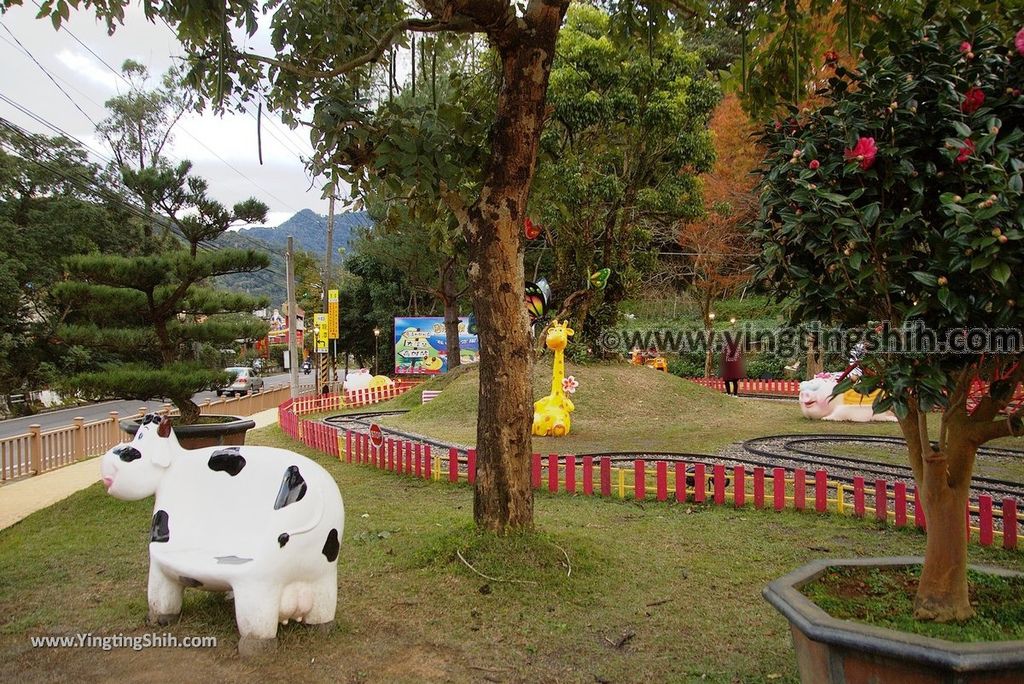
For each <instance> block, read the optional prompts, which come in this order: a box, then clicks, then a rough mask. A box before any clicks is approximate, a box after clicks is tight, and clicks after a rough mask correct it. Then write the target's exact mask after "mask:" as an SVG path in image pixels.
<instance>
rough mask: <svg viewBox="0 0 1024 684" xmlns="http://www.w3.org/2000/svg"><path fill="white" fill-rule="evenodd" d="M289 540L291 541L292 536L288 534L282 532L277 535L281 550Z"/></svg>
mask: <svg viewBox="0 0 1024 684" xmlns="http://www.w3.org/2000/svg"><path fill="white" fill-rule="evenodd" d="M289 539H291V536H290V535H289V534H288V533H287V532H282V533H281V534H279V535H277V543H278V544H280V545H281V548H284V545H285V544H287V543H288V540H289Z"/></svg>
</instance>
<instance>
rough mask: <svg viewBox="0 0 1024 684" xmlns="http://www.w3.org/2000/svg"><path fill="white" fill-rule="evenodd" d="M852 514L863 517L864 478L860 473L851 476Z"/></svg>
mask: <svg viewBox="0 0 1024 684" xmlns="http://www.w3.org/2000/svg"><path fill="white" fill-rule="evenodd" d="M853 514H854V515H855V516H856V517H858V518H863V517H864V478H863V477H862V476H860V475H858V476H857V477H855V478H853Z"/></svg>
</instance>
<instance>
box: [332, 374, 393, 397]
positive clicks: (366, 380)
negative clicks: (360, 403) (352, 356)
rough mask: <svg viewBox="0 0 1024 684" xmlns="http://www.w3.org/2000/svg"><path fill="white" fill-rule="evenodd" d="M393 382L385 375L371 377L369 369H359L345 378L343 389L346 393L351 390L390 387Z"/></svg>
mask: <svg viewBox="0 0 1024 684" xmlns="http://www.w3.org/2000/svg"><path fill="white" fill-rule="evenodd" d="M394 384H395V381H394V380H392V379H391V378H389V377H388V376H386V375H373V374H372V373H370V369H369V368H360V369H359V370H357V371H354V372H352V373H349V374H348V375H346V376H345V384H344V385H343V387H344V388H345V391H346V392H352V391H353V390H361V389H370V388H371V387H390V386H392V385H394Z"/></svg>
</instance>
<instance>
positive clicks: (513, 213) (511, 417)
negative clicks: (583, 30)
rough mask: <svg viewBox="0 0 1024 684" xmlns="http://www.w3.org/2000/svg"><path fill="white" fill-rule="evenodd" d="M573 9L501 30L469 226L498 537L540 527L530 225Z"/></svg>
mask: <svg viewBox="0 0 1024 684" xmlns="http://www.w3.org/2000/svg"><path fill="white" fill-rule="evenodd" d="M567 5H568V3H567V2H539V3H533V2H531V3H530V9H529V11H528V13H527V17H526V18H525V20H524V24H525V25H524V26H522V27H517V26H515V25H514V24H510V25H509V26H508V27H507V28H506V29H503V31H505V33H504V34H503V35H491V39H492V43H494V44H495V46H496V48H497V51H498V53H499V55H500V59H501V67H502V76H503V78H502V85H501V89H500V91H499V93H498V106H497V113H496V116H495V121H494V125H493V127H492V129H491V156H490V159H489V161H488V164H487V168H486V169H485V176H484V183H483V187H482V189H481V193H480V197H479V199H478V200H477V201H476V202H475V203H474V204H473V205H472V206H471V207H469V209H468V211H467V219H468V220H467V221H466V223H465V224H464V227H465V232H466V240H467V243H468V245H469V259H470V264H469V276H470V284H471V291H472V297H473V304H474V310H475V311H476V315H477V322H478V326H479V336H480V394H479V400H480V401H479V410H478V413H477V464H476V489H475V494H474V500H473V515H474V519H475V520H476V524H477V526H478V527H479V528H481V529H485V530H490V531H493V532H498V533H504V532H508V531H513V530H517V529H528V528H531V527H532V526H533V489H532V487H531V486H530V485H531V483H530V454H531V452H532V450H531V442H530V439H531V436H530V426H531V424H532V420H533V405H532V398H533V388H532V382H531V378H532V365H533V363H532V358H531V355H530V335H529V325H528V320H527V314H526V308H525V306H524V305H523V298H524V291H523V290H524V280H525V273H524V266H523V237H522V230H521V226H522V223H523V219H524V217H525V215H526V203H527V199H528V197H529V192H530V183H531V182H532V180H533V174H534V170H535V168H536V162H537V148H538V143H539V140H540V133H541V128H542V126H543V123H544V103H545V96H546V93H547V85H548V77H549V75H550V73H551V63H552V60H553V59H554V55H555V41H556V39H557V37H558V30H559V27H560V25H561V21H562V17H563V15H564V13H565V9H566V7H567Z"/></svg>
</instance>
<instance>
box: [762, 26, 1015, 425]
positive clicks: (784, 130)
mask: <svg viewBox="0 0 1024 684" xmlns="http://www.w3.org/2000/svg"><path fill="white" fill-rule="evenodd" d="M885 32H886V33H885V36H886V40H885V43H884V44H881V45H878V46H877V48H876V49H874V50H871V51H868V52H869V54H870V55H871V57H870V58H869V59H867V60H866V61H864V62H863V63H862V64H861V65H860V66H859V67H858V70H857V72H856V73H853V72H849V71H846V70H840V71H837V72H836V75H835V76H834V77H833V78H831V79H830V80H829V82H828V88H827V91H826V93H825V94H826V95H827V97H828V99H829V102H828V104H827V105H826V106H824V107H822V108H821V109H819V110H817V111H814V112H812V113H809V114H806V115H803V116H800V117H798V118H793V119H789V120H786V121H782V122H778V123H777V124H775V125H772V126H769V127H767V129H766V130H765V132H764V134H763V142H764V143H765V145H766V146H767V148H768V156H767V158H766V160H765V163H764V177H763V182H762V185H761V190H762V201H763V210H762V215H761V223H760V226H759V229H758V231H757V235H758V237H759V238H760V239H761V240H762V241H763V242H764V253H763V255H762V268H761V272H760V277H762V278H765V279H767V281H768V282H770V283H771V284H772V287H773V288H776V290H777V291H778V292H779V293H781V294H789V295H791V296H792V298H793V304H794V308H793V311H792V314H793V317H794V319H795V320H803V321H809V320H822V321H835V322H839V323H842V324H844V325H864V324H866V323H867V322H868V321H869V320H884V321H890V322H893V323H895V324H897V325H898V324H902V323H904V322H908V321H921V322H923V323H924V324H925V325H927V327H928V328H930V329H932V330H936V331H938V332H939V334H940V336H944V335H945V334H946V333H948V332H949V331H952V330H957V329H964V328H989V329H992V328H1002V327H1014V328H1020V327H1021V324H1022V323H1024V313H1022V312H1024V308H1022V306H1021V303H1024V302H1022V300H1021V285H1022V283H1021V280H1020V274H1021V273H1022V267H1024V229H1022V228H1024V201H1022V200H1024V195H1022V181H1021V178H1022V172H1024V99H1022V98H1021V95H1020V91H1019V90H1018V89H1019V88H1020V87H1021V84H1022V83H1024V57H1022V56H1021V55H1019V54H1018V53H1017V51H1016V49H1015V48H1014V46H1013V35H1012V34H1006V33H1003V32H1002V31H1000V30H999V28H998V27H997V26H996V25H994V24H993V23H991V22H990V21H988V18H987V17H985V16H983V15H982V14H980V13H974V14H970V15H968V16H967V17H966V18H962V17H960V16H959V15H958V14H950V15H949V16H937V17H935V18H934V19H932V20H930V21H925V20H923V19H921V18H920V17H919V18H918V19H917V21H915V22H913V23H912V24H909V25H904V24H901V23H899V22H895V21H890V22H887V23H886V24H885ZM965 41H966V42H969V43H970V44H971V46H972V47H971V55H970V56H968V55H967V54H966V52H965V51H961V44H962V43H963V42H965ZM972 88H980V91H981V92H983V93H984V98H985V99H984V103H983V104H981V105H980V106H979V107H977V108H976V109H972V108H971V107H970V106H969V105H965V104H964V103H965V101H966V99H967V97H968V93H970V92H971V89H972ZM864 138H874V140H875V142H876V144H877V148H878V150H877V157H876V158H875V160H874V163H873V164H868V163H867V162H868V160H867V159H863V160H858V159H856V158H853V159H847V158H845V157H846V156H849V155H848V154H847V153H846V152H845V151H846V150H850V149H852V148H854V147H855V145H856V144H857V141H858V140H859V139H864ZM967 141H970V142H967ZM972 147H973V150H972V149H971V148H972ZM869 156H870V155H869ZM812 160H816V161H817V162H818V164H819V165H820V166H819V167H818V168H817V169H813V168H812V166H814V165H813V164H812V163H811V162H812ZM942 339H944V337H943V338H942ZM1003 361H1007V359H1006V357H1005V356H1002V357H1001V356H1000V355H999V354H989V355H986V356H984V357H977V356H968V355H956V354H948V353H947V354H942V353H933V354H923V353H918V354H895V355H888V356H882V355H874V356H872V358H871V360H870V361H869V362H868V364H867V365H868V367H869V368H871V369H873V370H875V371H877V372H878V373H879V375H877V376H875V377H874V378H872V379H871V381H870V383H871V387H866V388H867V389H870V388H873V387H878V388H882V389H884V390H885V391H886V392H887V393H888V394H889V399H887V400H885V401H884V402H883V406H887V405H888V402H889V401H891V402H893V406H894V408H895V409H896V410H897V412H902V411H903V410H904V409H905V408H906V401H907V398H908V396H910V395H911V394H913V395H916V396H917V398H918V399H919V400H920V402H921V404H922V406H923V407H924V408H930V407H932V406H936V405H943V406H944V405H945V404H946V396H947V394H948V392H949V391H951V389H952V388H953V387H954V386H955V385H956V375H957V374H958V373H959V372H961V371H962V370H963V369H965V368H969V367H974V372H976V373H977V374H979V375H982V377H989V376H991V375H993V374H997V373H999V372H1000V371H999V367H1000V364H1001V363H1003ZM1008 362H1012V359H1010V360H1009V361H1008ZM864 384H865V383H864V382H862V385H864Z"/></svg>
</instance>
